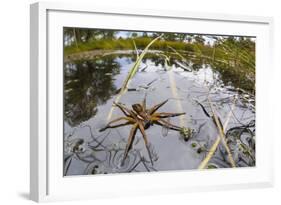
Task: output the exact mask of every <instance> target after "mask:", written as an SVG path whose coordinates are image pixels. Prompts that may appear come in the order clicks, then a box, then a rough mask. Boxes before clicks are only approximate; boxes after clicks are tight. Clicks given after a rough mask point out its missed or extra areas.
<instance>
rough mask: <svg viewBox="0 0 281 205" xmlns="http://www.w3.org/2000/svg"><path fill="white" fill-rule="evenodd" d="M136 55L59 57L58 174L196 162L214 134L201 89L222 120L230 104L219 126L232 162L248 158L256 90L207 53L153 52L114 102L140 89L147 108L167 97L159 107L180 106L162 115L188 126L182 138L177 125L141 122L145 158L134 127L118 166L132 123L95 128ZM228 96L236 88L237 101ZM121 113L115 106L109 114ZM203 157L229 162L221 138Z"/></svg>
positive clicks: (251, 160) (137, 98) (128, 101)
mask: <svg viewBox="0 0 281 205" xmlns="http://www.w3.org/2000/svg"><path fill="white" fill-rule="evenodd" d="M135 60H136V59H135V57H134V56H133V55H108V56H105V57H99V58H98V57H97V58H93V59H92V60H75V61H68V62H66V63H65V66H64V119H65V120H64V156H63V157H64V168H65V170H64V175H86V174H107V173H123V172H125V173H127V172H148V171H168V170H188V169H197V168H198V166H199V164H200V162H201V161H202V160H203V159H204V157H205V156H206V155H207V154H208V150H209V149H210V147H211V146H212V144H213V143H214V142H215V140H216V139H217V137H218V129H217V127H216V124H215V123H214V121H213V119H212V118H211V117H208V116H207V115H208V114H210V115H211V114H212V112H211V109H210V106H209V103H208V101H207V95H208V89H209V90H210V91H209V95H210V99H211V101H212V102H213V104H214V105H215V109H216V110H217V112H218V115H219V117H220V119H221V121H222V123H224V121H225V120H226V118H227V116H228V115H229V113H230V112H232V114H231V117H230V121H229V123H228V126H227V127H226V129H225V133H226V137H227V139H228V145H229V148H230V149H231V151H232V155H233V158H234V160H235V163H236V166H240V167H245V166H254V165H255V144H254V142H255V101H254V100H255V96H254V94H251V93H250V92H248V91H244V90H243V89H238V86H237V82H242V81H241V79H239V81H238V79H236V76H229V74H228V72H221V69H218V68H216V67H215V65H212V64H211V63H209V62H206V61H202V60H198V59H189V60H181V59H176V58H172V59H170V62H169V64H167V62H166V61H165V60H163V58H161V57H160V56H159V55H157V54H155V55H149V56H148V57H147V58H146V59H144V60H143V62H142V63H141V65H140V68H139V71H138V72H137V74H136V75H135V76H134V78H133V79H132V80H131V82H130V84H129V89H128V92H126V93H125V94H124V95H123V96H122V97H121V99H120V102H121V103H123V104H125V106H126V107H128V108H130V109H132V108H131V105H133V104H136V103H141V102H142V101H143V99H144V97H145V96H146V101H147V107H148V108H149V107H152V106H153V105H155V104H158V103H160V102H163V101H164V100H167V99H168V102H167V103H166V104H165V105H163V106H162V107H161V108H160V109H159V112H185V113H186V114H185V115H184V116H181V117H172V118H170V119H168V120H169V121H170V123H172V124H174V125H178V126H184V127H186V128H189V129H190V130H193V133H192V135H190V138H188V139H187V137H186V136H184V135H181V134H180V133H179V132H178V131H174V130H170V129H167V128H163V127H161V126H157V125H153V126H150V127H149V128H148V129H146V130H145V132H146V135H147V136H148V141H149V152H150V153H151V156H152V161H153V164H152V163H151V160H150V158H149V155H148V151H147V149H146V147H145V145H144V140H143V138H142V135H141V133H140V132H139V131H138V132H137V133H136V137H135V140H134V143H133V147H132V149H131V151H130V152H129V154H128V157H127V158H126V160H125V162H124V165H123V166H121V161H122V158H123V156H124V150H125V147H126V144H127V140H128V136H129V132H130V129H131V125H130V126H124V127H119V128H112V129H107V130H105V131H104V132H99V130H100V129H101V128H103V127H104V126H105V125H106V124H107V118H108V114H109V112H110V109H111V107H112V104H113V102H114V101H115V100H116V96H117V94H118V92H119V90H120V88H121V86H122V84H123V81H124V79H125V78H126V76H127V74H128V71H129V70H130V69H131V68H132V66H133V64H134V62H135ZM217 66H218V65H217ZM224 70H225V68H224ZM242 80H243V79H242ZM234 96H238V98H237V100H236V101H235V100H234ZM198 102H199V103H200V104H201V105H202V106H203V107H204V108H205V112H207V113H205V112H204V110H203V109H202V106H200V105H199V104H198ZM234 103H235V105H233V104H234ZM232 106H233V107H235V109H234V110H233V111H231V107H232ZM123 115H124V114H123V113H122V112H121V111H120V110H119V109H118V108H115V109H114V110H113V113H112V116H111V120H112V119H115V118H118V117H121V116H123ZM188 136H189V135H188ZM209 165H210V167H217V168H225V167H230V163H229V160H228V158H227V153H226V150H225V149H224V147H223V146H222V145H220V146H219V147H218V149H217V150H216V153H215V155H214V157H213V158H212V159H211V161H210V162H209Z"/></svg>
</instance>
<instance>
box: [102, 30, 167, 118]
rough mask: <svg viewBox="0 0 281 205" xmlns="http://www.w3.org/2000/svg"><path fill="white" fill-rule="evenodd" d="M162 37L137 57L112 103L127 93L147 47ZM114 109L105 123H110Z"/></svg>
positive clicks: (146, 50)
mask: <svg viewBox="0 0 281 205" xmlns="http://www.w3.org/2000/svg"><path fill="white" fill-rule="evenodd" d="M162 36H163V35H160V36H158V37H157V38H155V39H153V40H152V41H151V42H150V43H149V44H148V45H147V46H146V47H145V49H144V50H143V51H142V53H141V54H140V55H139V57H138V58H137V60H136V62H135V64H134V65H133V67H132V68H131V70H130V71H129V73H128V75H127V77H126V79H125V80H124V82H123V85H122V87H121V89H120V92H119V93H118V94H117V96H116V98H115V101H114V102H115V103H117V102H119V100H120V98H121V96H122V95H124V94H125V93H126V92H127V90H128V85H129V83H130V81H131V79H132V78H133V77H134V76H135V74H136V73H137V71H138V68H139V66H140V64H141V61H142V59H143V58H144V56H145V54H146V53H147V52H148V49H149V47H150V46H151V45H152V44H153V43H154V42H155V41H157V40H158V39H159V38H161V37H162ZM114 108H115V106H114V105H112V106H111V109H110V111H109V113H108V115H107V121H110V119H111V116H112V113H113V111H114Z"/></svg>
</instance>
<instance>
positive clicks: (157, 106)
mask: <svg viewBox="0 0 281 205" xmlns="http://www.w3.org/2000/svg"><path fill="white" fill-rule="evenodd" d="M167 102H168V100H165V101H163V102H161V103H159V104H157V105H155V106H153V107H152V108H150V109H149V110H148V114H150V115H152V114H153V113H155V112H156V111H157V110H158V109H159V108H160V107H162V106H163V105H164V104H165V103H167Z"/></svg>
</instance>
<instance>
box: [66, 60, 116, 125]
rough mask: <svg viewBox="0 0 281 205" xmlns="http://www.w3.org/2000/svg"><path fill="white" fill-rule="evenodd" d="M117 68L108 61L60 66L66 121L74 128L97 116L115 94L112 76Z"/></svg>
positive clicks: (114, 62)
mask: <svg viewBox="0 0 281 205" xmlns="http://www.w3.org/2000/svg"><path fill="white" fill-rule="evenodd" d="M119 72H120V65H119V64H118V63H117V62H116V61H115V59H114V58H112V57H107V58H103V59H95V60H91V61H90V60H87V61H76V62H70V63H65V65H64V94H65V96H64V100H65V101H64V109H65V112H64V114H65V119H66V121H67V122H68V123H69V124H70V125H72V126H74V125H77V124H79V123H81V122H83V121H85V120H88V119H89V118H91V117H92V116H93V115H95V114H96V113H97V111H98V110H97V106H98V105H101V104H103V103H105V102H106V101H107V100H108V99H109V98H110V97H111V96H112V95H113V94H114V93H115V92H116V88H115V86H114V84H113V79H112V78H113V76H115V75H116V74H118V73H119Z"/></svg>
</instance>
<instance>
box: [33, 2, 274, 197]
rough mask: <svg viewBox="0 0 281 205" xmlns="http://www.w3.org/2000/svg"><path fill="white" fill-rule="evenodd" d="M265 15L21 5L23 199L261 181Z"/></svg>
mask: <svg viewBox="0 0 281 205" xmlns="http://www.w3.org/2000/svg"><path fill="white" fill-rule="evenodd" d="M272 22H273V21H272V19H271V18H268V17H250V16H232V15H219V14H199V13H192V12H183V11H181V12H179V11H176V12H175V11H174V12H173V11H154V10H134V9H120V8H119V9H116V8H115V9H110V8H96V7H95V6H94V5H73V4H71V5H68V4H58V3H36V4H33V5H31V142H30V143H31V156H30V157H31V195H30V196H31V199H32V200H35V201H50V200H60V199H63V200H66V199H67V200H69V199H82V198H93V199H94V198H99V197H112V196H128V195H137V194H147V193H173V192H185V191H189V190H193V191H194V190H198V191H200V190H210V189H222V188H223V189H225V188H247V187H265V186H271V184H272V181H273V179H272V178H273V176H272V170H273V165H272V160H271V156H272V153H271V149H270V144H271V143H272V135H271V134H270V132H268V130H270V129H269V127H270V120H269V119H270V118H271V116H270V114H269V113H267V112H266V111H265V109H263V108H264V107H266V106H270V102H269V98H268V93H267V90H268V89H270V75H269V72H268V70H269V69H272V66H271V62H272V59H271V56H272V54H271V48H272V45H273V44H272V36H271V35H272V31H271V30H272ZM265 119H267V120H265ZM115 185H116V186H115ZM116 187H118V188H116Z"/></svg>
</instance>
